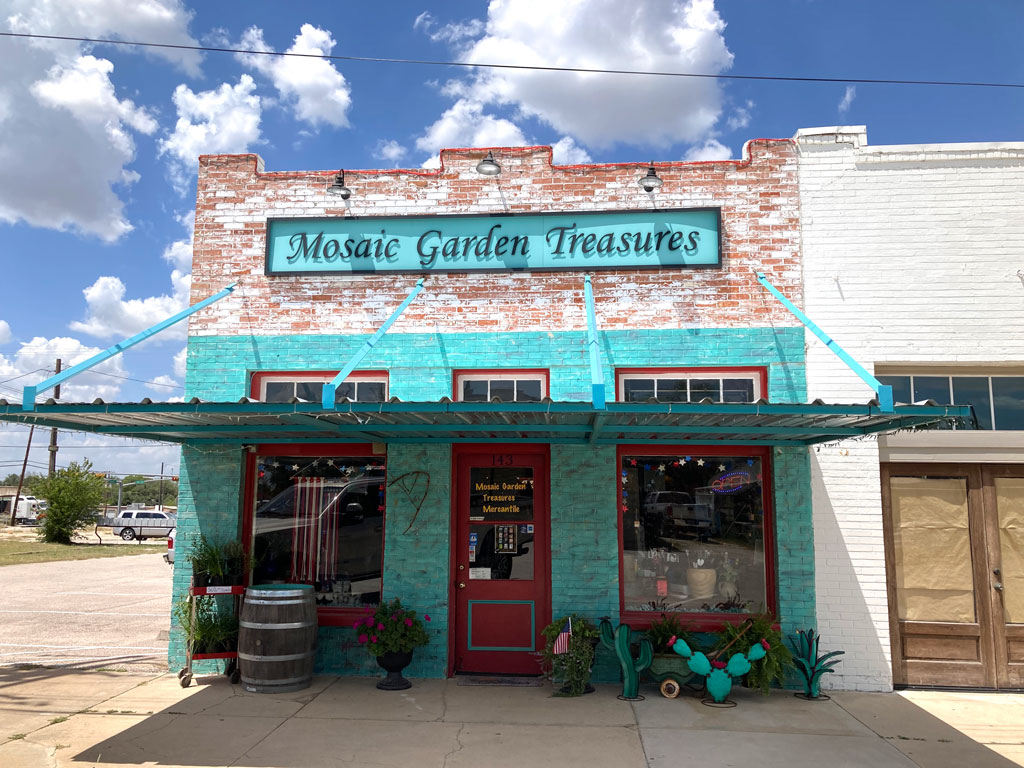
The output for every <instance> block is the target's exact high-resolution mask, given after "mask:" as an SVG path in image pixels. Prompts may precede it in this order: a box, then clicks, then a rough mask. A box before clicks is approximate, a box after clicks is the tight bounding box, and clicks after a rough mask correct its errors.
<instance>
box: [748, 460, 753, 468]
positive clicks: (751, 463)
mask: <svg viewBox="0 0 1024 768" xmlns="http://www.w3.org/2000/svg"><path fill="white" fill-rule="evenodd" d="M747 466H748V467H752V466H754V460H753V459H747Z"/></svg>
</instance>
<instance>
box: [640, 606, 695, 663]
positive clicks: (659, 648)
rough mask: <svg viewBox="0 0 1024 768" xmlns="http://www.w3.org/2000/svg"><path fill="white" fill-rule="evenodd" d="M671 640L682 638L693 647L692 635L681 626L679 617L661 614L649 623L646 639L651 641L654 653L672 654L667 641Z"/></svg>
mask: <svg viewBox="0 0 1024 768" xmlns="http://www.w3.org/2000/svg"><path fill="white" fill-rule="evenodd" d="M673 638H682V639H683V640H685V641H686V642H687V644H689V645H691V646H692V645H693V644H694V643H693V634H692V633H691V632H690V630H689V629H687V628H686V627H685V626H683V622H681V621H680V620H679V617H678V616H676V615H675V614H671V613H663V614H661V616H660V617H659V618H657V619H654V621H652V622H651V626H650V627H649V628H648V630H647V639H648V640H650V641H651V645H652V646H653V648H654V652H655V653H665V654H667V653H672V649H671V648H670V646H669V641H670V640H672V639H673Z"/></svg>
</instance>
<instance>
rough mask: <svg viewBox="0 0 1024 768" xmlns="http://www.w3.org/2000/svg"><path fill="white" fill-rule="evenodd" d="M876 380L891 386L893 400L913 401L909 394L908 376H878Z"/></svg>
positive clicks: (900, 401)
mask: <svg viewBox="0 0 1024 768" xmlns="http://www.w3.org/2000/svg"><path fill="white" fill-rule="evenodd" d="M878 380H879V381H880V382H882V383H883V384H888V385H889V386H890V387H892V399H893V401H894V402H897V403H910V402H913V398H912V397H911V395H910V377H909V376H879V377H878Z"/></svg>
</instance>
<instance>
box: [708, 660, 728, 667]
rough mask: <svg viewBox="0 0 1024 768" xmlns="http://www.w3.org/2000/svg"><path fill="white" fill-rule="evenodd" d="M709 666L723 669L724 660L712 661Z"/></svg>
mask: <svg viewBox="0 0 1024 768" xmlns="http://www.w3.org/2000/svg"><path fill="white" fill-rule="evenodd" d="M711 666H712V667H714V668H715V669H725V662H724V661H712V662H711Z"/></svg>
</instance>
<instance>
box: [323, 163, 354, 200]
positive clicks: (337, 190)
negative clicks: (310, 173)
mask: <svg viewBox="0 0 1024 768" xmlns="http://www.w3.org/2000/svg"><path fill="white" fill-rule="evenodd" d="M327 191H328V192H330V193H331V194H332V195H337V196H338V197H340V198H341V199H342V200H348V199H349V198H350V197H352V190H351V189H349V188H348V187H346V186H345V171H344V170H341V171H338V175H337V176H335V177H334V183H333V184H331V186H329V187H328V188H327Z"/></svg>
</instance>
